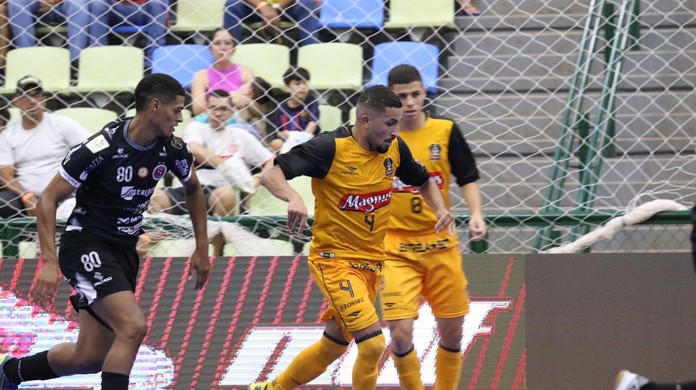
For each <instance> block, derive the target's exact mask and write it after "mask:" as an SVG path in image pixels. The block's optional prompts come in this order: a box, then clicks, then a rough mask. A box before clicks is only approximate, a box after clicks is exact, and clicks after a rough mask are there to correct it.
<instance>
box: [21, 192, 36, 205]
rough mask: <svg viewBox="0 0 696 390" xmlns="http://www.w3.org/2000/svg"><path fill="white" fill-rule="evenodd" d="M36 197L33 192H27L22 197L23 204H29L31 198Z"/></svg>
mask: <svg viewBox="0 0 696 390" xmlns="http://www.w3.org/2000/svg"><path fill="white" fill-rule="evenodd" d="M34 197H36V196H35V195H34V193H33V192H25V193H24V195H22V202H23V203H27V200H29V199H30V198H34Z"/></svg>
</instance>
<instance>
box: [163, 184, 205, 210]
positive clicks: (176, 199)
mask: <svg viewBox="0 0 696 390" xmlns="http://www.w3.org/2000/svg"><path fill="white" fill-rule="evenodd" d="M215 188H216V187H210V186H203V195H205V204H206V207H208V206H207V205H208V204H210V194H212V193H213V191H214V190H215ZM185 191H186V190H185V189H184V187H176V188H172V187H166V188H164V193H165V194H167V196H168V197H169V200H170V201H171V202H172V209H171V210H167V211H168V212H169V213H170V214H174V215H184V214H188V207H186V193H185Z"/></svg>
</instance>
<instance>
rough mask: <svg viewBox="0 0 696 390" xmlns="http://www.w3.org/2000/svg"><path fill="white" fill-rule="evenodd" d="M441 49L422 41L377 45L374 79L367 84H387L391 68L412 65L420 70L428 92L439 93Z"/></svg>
mask: <svg viewBox="0 0 696 390" xmlns="http://www.w3.org/2000/svg"><path fill="white" fill-rule="evenodd" d="M439 56H440V50H439V49H438V48H437V46H435V45H432V44H430V43H422V42H384V43H380V44H378V45H376V46H375V54H374V58H373V60H372V79H371V80H370V81H369V82H368V83H367V85H375V84H384V85H387V75H388V74H389V71H390V70H391V68H393V67H394V66H396V65H400V64H408V65H412V66H414V67H416V68H418V70H419V71H420V74H421V78H422V79H423V86H424V87H425V88H426V89H427V90H428V93H437V80H438V68H439V61H438V58H439Z"/></svg>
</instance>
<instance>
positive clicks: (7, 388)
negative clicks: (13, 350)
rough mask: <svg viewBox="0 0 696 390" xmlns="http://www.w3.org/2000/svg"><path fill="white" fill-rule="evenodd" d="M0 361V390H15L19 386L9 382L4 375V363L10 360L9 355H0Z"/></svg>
mask: <svg viewBox="0 0 696 390" xmlns="http://www.w3.org/2000/svg"><path fill="white" fill-rule="evenodd" d="M0 359H1V360H0V390H17V388H18V387H19V386H18V385H15V384H14V383H12V382H10V380H9V379H7V376H6V375H5V363H7V361H8V360H10V359H11V357H10V355H2V354H0Z"/></svg>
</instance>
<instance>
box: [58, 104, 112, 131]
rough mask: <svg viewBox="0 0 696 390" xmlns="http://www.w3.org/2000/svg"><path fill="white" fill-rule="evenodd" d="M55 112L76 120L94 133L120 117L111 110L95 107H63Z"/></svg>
mask: <svg viewBox="0 0 696 390" xmlns="http://www.w3.org/2000/svg"><path fill="white" fill-rule="evenodd" d="M54 113H55V114H57V115H63V116H67V117H68V118H71V119H73V120H75V121H76V122H77V123H79V124H81V125H82V127H84V128H85V129H87V130H88V131H90V132H92V133H96V132H98V131H99V130H101V129H102V128H103V127H104V125H105V124H107V123H109V122H111V121H113V120H116V118H118V115H117V114H116V113H115V112H113V111H111V110H106V109H103V108H93V107H72V108H62V109H60V110H56V111H54Z"/></svg>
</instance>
